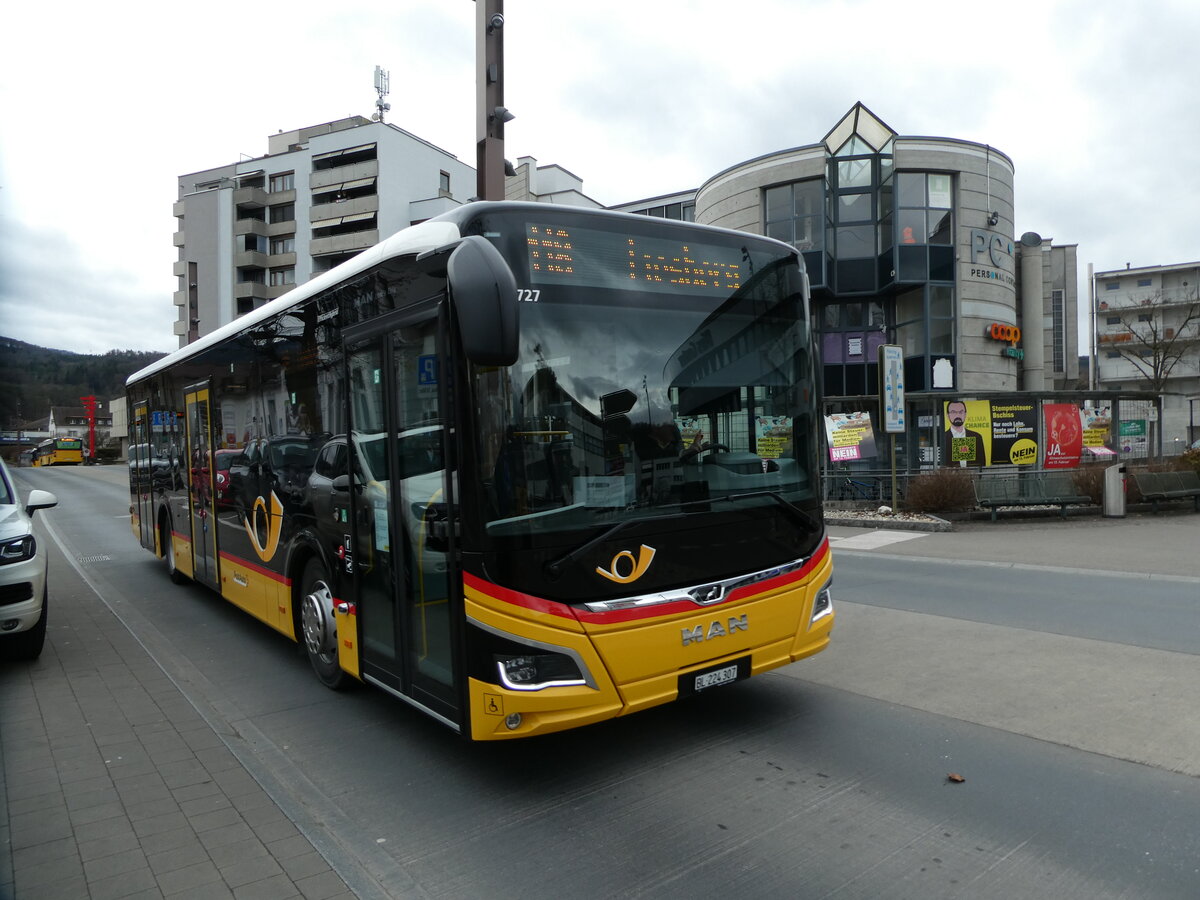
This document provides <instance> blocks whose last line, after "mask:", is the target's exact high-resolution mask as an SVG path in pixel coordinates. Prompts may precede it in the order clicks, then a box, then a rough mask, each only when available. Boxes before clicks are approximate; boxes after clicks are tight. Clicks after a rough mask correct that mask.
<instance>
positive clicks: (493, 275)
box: [127, 203, 834, 740]
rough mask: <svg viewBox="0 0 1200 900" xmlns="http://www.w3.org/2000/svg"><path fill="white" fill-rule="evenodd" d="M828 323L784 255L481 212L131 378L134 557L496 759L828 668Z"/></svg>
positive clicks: (743, 238) (316, 285) (793, 258)
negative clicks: (649, 711)
mask: <svg viewBox="0 0 1200 900" xmlns="http://www.w3.org/2000/svg"><path fill="white" fill-rule="evenodd" d="M808 322H809V313H808V287H807V279H806V277H805V275H804V271H803V266H802V263H801V262H800V258H799V256H798V254H797V253H796V252H795V251H794V250H793V249H792V248H791V247H789V246H787V245H785V244H781V243H779V242H776V241H773V240H769V239H766V238H761V237H756V236H753V235H749V234H742V233H739V232H733V231H725V230H719V229H713V228H706V227H702V226H697V225H692V224H687V223H678V222H671V221H665V220H660V219H652V218H648V217H643V216H630V215H624V214H619V213H611V212H604V211H593V210H584V209H569V208H563V207H548V206H545V205H539V204H520V203H473V204H468V205H466V206H464V207H461V208H459V209H457V210H455V211H453V212H450V213H447V214H445V215H443V216H440V217H438V218H436V219H432V220H430V221H427V222H425V223H422V224H420V225H416V226H413V227H411V228H408V229H405V230H404V231H401V232H399V233H398V234H395V235H393V236H392V237H390V238H388V239H386V240H385V241H383V242H382V243H381V244H379V245H377V246H376V247H374V248H372V249H370V250H367V251H365V252H364V253H362V254H360V255H359V256H357V257H355V258H354V259H352V260H350V261H348V262H346V263H343V264H342V265H340V266H338V267H337V268H335V269H332V270H330V271H328V272H325V273H323V274H321V275H319V276H317V277H316V278H314V279H313V280H312V281H310V282H308V283H306V284H304V285H301V286H299V287H297V288H295V289H293V290H292V291H291V292H289V293H288V294H286V295H285V296H283V297H280V298H279V299H277V300H275V301H273V302H271V303H268V304H266V305H265V306H263V307H262V308H260V309H258V310H255V311H254V312H253V313H250V314H247V315H246V316H243V317H242V318H240V319H238V320H236V321H234V322H232V323H230V324H228V325H226V326H225V327H223V328H221V329H219V330H217V331H216V332H214V333H212V334H210V335H207V336H206V337H203V338H201V339H200V340H198V341H196V342H195V343H193V344H191V345H189V346H188V347H185V348H182V349H180V350H179V351H177V352H175V353H173V354H171V355H170V356H168V357H166V358H164V359H162V360H160V361H158V362H156V363H154V364H152V365H150V366H148V367H147V368H145V369H143V370H142V371H140V372H138V373H136V374H134V375H133V376H131V377H130V379H129V381H128V385H127V390H128V396H129V408H130V410H131V411H132V416H131V418H132V428H133V435H132V437H131V445H132V446H133V447H135V448H136V453H140V454H144V455H146V457H147V459H146V460H145V462H146V464H145V465H141V464H140V462H139V460H136V459H135V460H132V461H131V471H132V472H142V471H147V472H148V471H150V470H151V466H150V461H151V460H158V461H161V462H164V463H167V464H168V467H169V470H168V471H162V472H159V473H157V474H158V476H159V477H157V478H149V477H137V478H133V479H131V491H132V512H133V528H134V531H135V533H136V534H137V535H138V537H139V539H140V540H141V542H142V544H143V546H145V547H147V548H148V549H151V550H153V551H154V552H155V553H156V554H157V555H159V556H160V557H162V558H164V559H165V560H166V563H167V566H168V569H169V571H170V573H171V575H172V577H173V578H175V579H177V580H183V579H192V580H195V581H197V582H199V583H201V584H205V585H207V586H209V587H211V588H213V589H215V590H217V591H219V592H220V593H221V594H222V595H223V596H224V597H226V598H227V599H228V600H229V601H231V602H232V603H234V604H236V605H238V606H240V607H241V608H243V609H245V610H246V611H248V612H250V613H251V614H252V615H254V616H255V617H257V618H259V619H261V620H262V621H264V622H266V623H267V624H269V625H271V626H272V627H274V628H276V629H278V630H279V631H281V632H283V633H284V634H286V635H287V636H289V637H291V638H293V639H295V640H297V641H300V642H302V643H303V645H304V647H305V650H306V652H307V655H308V658H309V660H310V662H311V664H312V667H313V669H314V671H315V672H316V674H317V676H318V678H320V680H321V681H322V682H324V683H325V684H326V685H328V686H329V687H331V688H340V687H343V686H344V685H346V684H347V683H348V682H350V681H353V680H355V679H357V680H361V681H364V682H368V683H371V684H374V685H377V686H379V687H381V688H383V689H384V690H386V691H389V692H391V693H393V694H395V695H396V696H398V697H400V698H401V699H403V700H405V701H406V702H408V703H410V704H412V705H414V706H416V707H419V708H420V709H422V710H424V711H425V712H427V713H428V714H430V715H432V716H434V717H436V718H437V719H439V720H440V721H442V722H443V723H445V724H447V725H449V726H450V727H452V728H454V729H456V730H458V731H459V732H461V733H463V734H465V735H467V736H469V737H471V738H474V739H479V740H484V739H496V738H509V737H520V736H525V735H533V734H541V733H546V732H551V731H556V730H561V729H565V728H570V727H573V726H576V725H581V724H584V723H589V722H595V721H599V720H602V719H607V718H611V717H614V716H619V715H625V714H627V713H631V712H634V711H637V710H641V709H644V708H647V707H650V706H654V705H656V704H660V703H665V702H668V701H671V700H674V699H675V698H677V697H680V696H685V695H690V694H696V693H700V692H704V691H709V690H714V689H716V688H718V687H721V686H725V685H728V684H731V683H733V682H736V681H740V680H742V679H744V678H747V677H750V676H752V675H756V674H759V673H761V672H765V671H767V670H769V669H772V668H775V667H777V666H781V665H784V664H786V663H790V662H792V661H795V660H798V659H801V658H803V657H806V656H809V655H811V654H813V653H816V652H818V651H820V650H821V649H823V648H824V647H825V646H826V645H827V643H828V641H829V634H830V630H831V628H832V625H833V618H834V617H833V609H832V602H831V599H830V589H829V583H830V577H831V572H832V565H831V560H830V553H829V543H828V540H827V538H826V535H825V529H824V524H823V519H822V511H821V503H820V498H819V484H820V479H819V469H818V462H817V440H818V429H819V427H820V425H819V423H820V419H819V418H818V415H817V396H816V389H815V383H814V380H813V379H814V375H813V371H814V366H813V345H812V339H811V334H810V331H809V327H808ZM760 421H770V422H772V423H773V425H772V430H771V435H770V436H769V439H767V438H764V436H763V435H760V434H759V430H758V424H757V423H758V422H760ZM788 426H790V427H788ZM226 449H235V450H239V451H241V452H240V454H239V455H238V457H237V459H236V460H235V461H234V462H232V463H231V464H230V467H229V480H230V484H229V487H228V492H227V494H226V496H227V498H228V499H227V501H226V502H225V503H217V502H215V501H214V491H213V490H212V489H211V485H213V484H214V483H215V481H214V478H213V475H214V471H213V459H214V455H215V454H216V453H219V452H220V451H222V450H226Z"/></svg>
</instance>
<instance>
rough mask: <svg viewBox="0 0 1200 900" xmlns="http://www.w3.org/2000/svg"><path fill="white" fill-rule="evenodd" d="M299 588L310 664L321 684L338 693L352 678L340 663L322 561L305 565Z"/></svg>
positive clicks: (303, 630) (327, 580)
mask: <svg viewBox="0 0 1200 900" xmlns="http://www.w3.org/2000/svg"><path fill="white" fill-rule="evenodd" d="M300 585H301V587H300V630H301V639H302V640H303V641H304V649H305V651H306V652H307V654H308V661H309V663H310V664H311V665H312V667H313V671H314V672H315V673H316V675H317V678H318V679H319V680H320V682H321V684H323V685H325V686H326V687H327V688H332V689H333V690H335V691H339V690H341V689H342V688H344V687H346V686H347V684H348V683H349V676H348V675H347V674H346V672H345V671H344V670H343V669H342V667H341V665H339V664H338V649H337V623H336V621H335V620H334V617H333V590H332V588H330V586H329V576H328V575H327V574H326V572H325V567H324V566H323V565H322V564H321V561H320V560H319V559H316V558H313V559H310V560H309V561H308V562H307V563H306V564H305V566H304V576H303V578H301V580H300Z"/></svg>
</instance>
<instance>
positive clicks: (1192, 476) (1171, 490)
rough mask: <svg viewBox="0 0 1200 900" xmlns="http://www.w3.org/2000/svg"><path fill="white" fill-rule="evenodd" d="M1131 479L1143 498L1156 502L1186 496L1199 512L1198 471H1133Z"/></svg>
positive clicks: (1154, 507) (1199, 485)
mask: <svg viewBox="0 0 1200 900" xmlns="http://www.w3.org/2000/svg"><path fill="white" fill-rule="evenodd" d="M1133 480H1134V482H1135V483H1136V484H1137V489H1138V492H1139V493H1140V494H1141V495H1142V499H1143V500H1149V501H1150V502H1151V503H1153V504H1154V506H1153V511H1154V512H1156V513H1157V512H1158V504H1159V503H1160V502H1162V501H1164V500H1186V499H1187V498H1188V497H1191V498H1192V501H1193V502H1194V503H1195V505H1196V511H1197V512H1200V472H1192V471H1184V472H1134V473H1133Z"/></svg>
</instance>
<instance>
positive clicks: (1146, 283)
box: [1137, 278, 1150, 287]
mask: <svg viewBox="0 0 1200 900" xmlns="http://www.w3.org/2000/svg"><path fill="white" fill-rule="evenodd" d="M1137 286H1138V287H1150V279H1149V278H1139V279H1138V283H1137Z"/></svg>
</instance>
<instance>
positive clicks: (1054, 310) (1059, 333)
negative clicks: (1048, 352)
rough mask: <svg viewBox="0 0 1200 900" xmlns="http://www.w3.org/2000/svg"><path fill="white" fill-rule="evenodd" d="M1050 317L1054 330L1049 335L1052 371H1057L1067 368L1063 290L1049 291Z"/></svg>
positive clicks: (1060, 371) (1063, 370)
mask: <svg viewBox="0 0 1200 900" xmlns="http://www.w3.org/2000/svg"><path fill="white" fill-rule="evenodd" d="M1050 318H1051V320H1052V321H1053V326H1054V331H1053V334H1052V336H1051V341H1052V345H1053V353H1054V371H1055V372H1058V373H1062V372H1065V371H1066V370H1067V348H1066V340H1067V323H1066V320H1065V318H1064V312H1063V292H1062V291H1051V292H1050Z"/></svg>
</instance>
